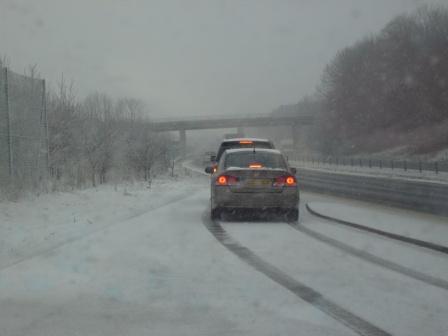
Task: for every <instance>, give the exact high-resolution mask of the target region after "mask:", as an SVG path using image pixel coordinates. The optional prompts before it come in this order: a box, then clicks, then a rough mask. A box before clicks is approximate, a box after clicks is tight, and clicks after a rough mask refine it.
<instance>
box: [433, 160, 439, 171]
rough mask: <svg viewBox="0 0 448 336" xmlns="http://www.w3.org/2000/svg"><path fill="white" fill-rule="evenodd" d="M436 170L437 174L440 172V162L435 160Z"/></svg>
mask: <svg viewBox="0 0 448 336" xmlns="http://www.w3.org/2000/svg"><path fill="white" fill-rule="evenodd" d="M434 171H435V172H436V174H438V173H439V162H437V161H436V162H434Z"/></svg>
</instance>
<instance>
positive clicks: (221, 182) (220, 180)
mask: <svg viewBox="0 0 448 336" xmlns="http://www.w3.org/2000/svg"><path fill="white" fill-rule="evenodd" d="M216 182H218V184H219V185H227V177H226V176H219V177H218V178H217V179H216Z"/></svg>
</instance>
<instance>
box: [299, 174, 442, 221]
mask: <svg viewBox="0 0 448 336" xmlns="http://www.w3.org/2000/svg"><path fill="white" fill-rule="evenodd" d="M297 177H298V179H299V183H300V186H301V187H302V189H303V190H309V191H314V192H319V193H324V194H332V195H337V196H343V197H348V198H353V199H357V200H363V201H369V202H375V203H381V204H385V205H390V206H396V207H400V208H406V209H413V210H417V211H422V212H427V213H432V214H436V215H442V216H448V184H447V183H438V182H424V181H414V180H406V179H395V178H386V177H374V176H364V175H355V174H344V173H335V172H324V171H316V170H312V169H306V168H298V171H297Z"/></svg>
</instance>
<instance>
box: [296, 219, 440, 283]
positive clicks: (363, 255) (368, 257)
mask: <svg viewBox="0 0 448 336" xmlns="http://www.w3.org/2000/svg"><path fill="white" fill-rule="evenodd" d="M288 224H289V225H290V226H291V227H293V228H294V229H295V230H298V231H299V232H301V233H303V234H305V235H307V236H309V237H311V238H314V239H316V240H318V241H320V242H323V243H325V244H327V245H330V246H332V247H334V248H337V249H338V250H341V251H343V252H345V253H349V254H351V255H353V256H355V257H357V258H359V259H362V260H364V261H367V262H370V263H372V264H374V265H378V266H380V267H383V268H386V269H388V270H391V271H393V272H396V273H399V274H402V275H405V276H407V277H410V278H412V279H415V280H418V281H422V282H424V283H425V284H428V285H431V286H435V287H438V288H441V289H444V290H448V281H446V280H443V279H439V278H436V277H433V276H430V275H427V274H425V273H421V272H418V271H415V270H413V269H411V268H408V267H405V266H402V265H399V264H396V263H394V262H392V261H389V260H386V259H383V258H380V257H377V256H375V255H373V254H370V253H369V252H366V251H363V250H360V249H357V248H355V247H352V246H350V245H347V244H344V243H343V242H341V241H339V240H336V239H333V238H330V237H328V236H326V235H324V234H321V233H319V232H316V231H314V230H311V229H309V228H307V227H306V226H304V225H302V224H300V223H288Z"/></svg>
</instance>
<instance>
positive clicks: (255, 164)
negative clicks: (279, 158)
mask: <svg viewBox="0 0 448 336" xmlns="http://www.w3.org/2000/svg"><path fill="white" fill-rule="evenodd" d="M249 168H263V165H261V164H259V163H251V164H250V165H249Z"/></svg>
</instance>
